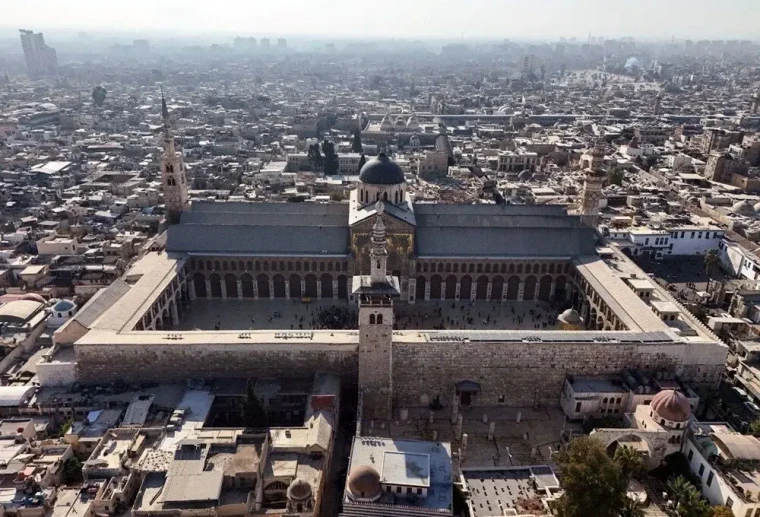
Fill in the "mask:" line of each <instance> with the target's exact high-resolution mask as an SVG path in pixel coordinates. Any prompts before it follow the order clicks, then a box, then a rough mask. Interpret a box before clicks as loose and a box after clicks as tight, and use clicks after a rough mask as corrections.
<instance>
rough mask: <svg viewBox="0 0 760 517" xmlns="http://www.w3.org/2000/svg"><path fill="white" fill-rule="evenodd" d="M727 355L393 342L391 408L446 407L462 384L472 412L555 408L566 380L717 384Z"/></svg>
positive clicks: (714, 349) (683, 348)
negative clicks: (639, 372)
mask: <svg viewBox="0 0 760 517" xmlns="http://www.w3.org/2000/svg"><path fill="white" fill-rule="evenodd" d="M726 355H727V348H726V347H725V346H719V345H715V344H689V345H687V344H663V345H645V344H620V343H614V344H613V343H609V344H607V343H588V344H569V343H561V344H558V343H555V344H548V343H463V342H435V343H398V342H397V343H395V344H394V346H393V388H394V407H396V408H400V407H415V406H422V405H424V402H422V401H424V400H432V399H433V397H435V396H436V395H440V397H441V402H442V403H443V404H445V405H449V404H450V403H451V397H452V396H453V393H454V384H455V383H456V382H458V381H462V380H471V381H475V382H478V383H479V384H480V386H481V392H480V393H479V394H478V395H477V396H476V398H475V399H474V401H473V405H475V406H480V405H482V406H498V405H504V406H515V407H521V406H522V407H524V406H531V405H533V404H534V403H535V402H538V403H540V404H545V405H554V406H556V405H558V404H559V397H560V393H561V391H562V386H563V383H564V380H565V377H566V376H567V375H599V376H601V375H610V374H617V373H620V372H621V371H622V370H624V369H626V368H636V367H638V368H644V369H649V368H651V369H656V368H673V369H674V370H675V371H676V373H677V374H678V375H679V376H680V377H681V378H682V379H684V380H685V381H689V382H694V383H697V384H711V385H717V383H718V381H719V377H720V373H721V371H722V370H723V365H724V363H725V360H726ZM687 362H688V363H689V364H685V363H687ZM425 395H426V397H425ZM500 397H503V402H500Z"/></svg>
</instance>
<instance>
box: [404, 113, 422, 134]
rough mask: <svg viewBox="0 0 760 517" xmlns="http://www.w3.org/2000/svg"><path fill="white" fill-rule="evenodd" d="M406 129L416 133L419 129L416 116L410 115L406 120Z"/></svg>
mask: <svg viewBox="0 0 760 517" xmlns="http://www.w3.org/2000/svg"><path fill="white" fill-rule="evenodd" d="M406 128H407V129H408V130H410V131H417V130H418V129H419V128H420V121H419V120H417V115H416V114H414V113H412V115H411V116H410V117H409V119H407V121H406Z"/></svg>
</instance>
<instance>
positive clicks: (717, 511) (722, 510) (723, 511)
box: [710, 506, 734, 517]
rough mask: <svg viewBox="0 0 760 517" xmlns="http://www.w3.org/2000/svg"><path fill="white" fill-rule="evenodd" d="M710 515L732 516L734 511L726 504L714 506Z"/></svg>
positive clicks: (712, 516) (717, 516)
mask: <svg viewBox="0 0 760 517" xmlns="http://www.w3.org/2000/svg"><path fill="white" fill-rule="evenodd" d="M710 517H734V512H732V511H731V508H729V507H728V506H714V507H713V509H712V513H711V514H710Z"/></svg>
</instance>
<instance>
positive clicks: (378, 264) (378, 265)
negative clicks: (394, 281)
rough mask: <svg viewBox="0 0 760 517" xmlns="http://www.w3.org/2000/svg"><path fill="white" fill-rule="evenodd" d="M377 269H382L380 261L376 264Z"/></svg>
mask: <svg viewBox="0 0 760 517" xmlns="http://www.w3.org/2000/svg"><path fill="white" fill-rule="evenodd" d="M375 267H376V268H377V269H380V261H379V260H378V261H377V265H376V266H375Z"/></svg>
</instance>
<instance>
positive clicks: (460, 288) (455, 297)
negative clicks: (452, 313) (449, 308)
mask: <svg viewBox="0 0 760 517" xmlns="http://www.w3.org/2000/svg"><path fill="white" fill-rule="evenodd" d="M461 292H462V284H460V283H459V280H457V290H456V292H455V293H454V299H455V300H459V296H460V293H461Z"/></svg>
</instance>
